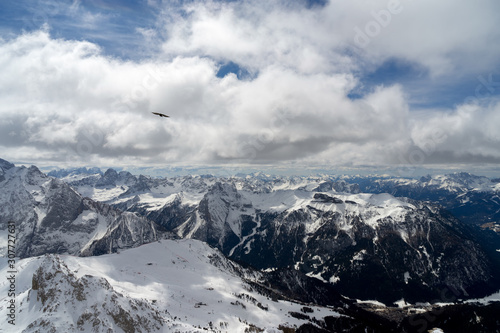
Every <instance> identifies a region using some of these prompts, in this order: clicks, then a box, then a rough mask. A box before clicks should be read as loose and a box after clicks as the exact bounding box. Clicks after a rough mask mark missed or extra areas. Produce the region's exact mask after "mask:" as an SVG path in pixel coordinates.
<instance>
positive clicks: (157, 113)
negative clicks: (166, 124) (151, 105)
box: [151, 112, 170, 118]
mask: <svg viewBox="0 0 500 333" xmlns="http://www.w3.org/2000/svg"><path fill="white" fill-rule="evenodd" d="M151 113H152V114H155V115H157V116H160V117H166V118H168V117H170V116H167V115H166V114H163V113H159V112H151Z"/></svg>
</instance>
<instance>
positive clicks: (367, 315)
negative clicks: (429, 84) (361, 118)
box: [0, 160, 500, 332]
mask: <svg viewBox="0 0 500 333" xmlns="http://www.w3.org/2000/svg"><path fill="white" fill-rule="evenodd" d="M49 174H50V175H51V176H49V175H45V174H44V173H42V172H41V171H40V170H39V169H38V168H36V167H35V166H31V167H16V166H15V165H13V164H12V163H9V162H7V161H4V160H0V189H1V192H0V229H2V230H5V229H6V228H7V223H8V222H9V221H15V223H16V227H17V231H18V233H17V247H16V251H17V252H16V254H17V256H18V257H20V258H25V259H23V260H21V261H20V264H19V266H21V267H22V268H23V269H19V275H18V281H25V282H26V283H25V284H24V285H23V287H22V288H21V289H22V290H23V291H22V292H20V294H19V296H18V297H19V299H20V300H21V301H20V303H22V305H21V306H20V308H19V309H20V310H21V311H23V312H24V313H25V314H27V313H29V316H28V315H27V317H28V318H29V320H28V321H29V322H28V321H26V322H25V323H24V324H25V326H24V327H25V328H26V329H27V331H36V329H35V327H38V326H39V325H40V323H46V327H47V330H46V331H47V332H48V331H50V329H57V328H58V327H64V329H65V330H67V331H71V330H75V331H77V330H80V329H83V330H84V331H85V330H90V326H88V325H89V324H88V323H89V322H92V323H93V324H92V325H93V326H92V327H94V328H93V329H94V330H95V331H99V332H101V331H102V332H104V331H106V330H108V329H111V330H113V331H120V330H122V331H124V332H129V331H130V332H132V331H134V332H135V331H137V332H156V331H166V332H167V331H168V332H170V331H178V332H197V330H200V331H201V330H203V329H205V331H206V330H209V331H210V330H211V331H213V332H217V331H221V332H223V331H228V332H252V331H255V332H259V331H264V330H266V331H267V332H274V331H276V332H288V331H287V329H291V330H295V331H297V332H334V331H335V332H336V331H346V332H348V331H360V332H364V331H365V330H366V331H372V332H379V331H380V332H392V331H394V332H396V331H398V332H414V331H415V332H416V331H420V330H422V329H430V328H432V324H434V323H437V322H439V323H440V327H441V328H445V327H448V328H452V327H455V326H454V325H463V323H462V321H463V320H465V318H469V317H470V318H473V319H476V317H474V316H478V313H480V314H483V315H482V316H483V317H484V319H482V320H480V321H477V320H476V321H475V323H472V321H471V323H470V324H469V325H472V326H470V327H472V329H475V330H476V331H481V329H484V331H485V332H486V331H488V330H489V331H491V330H490V329H491V327H495V326H494V325H495V324H497V323H496V322H495V321H494V320H493V318H490V316H489V315H488V314H489V313H490V312H492V311H495V310H496V307H497V306H498V303H497V302H494V301H493V302H490V301H488V302H486V303H485V304H477V303H474V302H472V301H468V302H469V303H466V304H464V303H457V302H460V301H462V302H463V301H464V300H466V299H474V298H480V297H484V296H487V295H489V294H493V293H494V292H496V291H498V290H499V289H500V280H499V277H500V272H499V270H500V259H499V257H500V255H499V252H500V251H499V250H500V246H498V245H499V244H500V242H499V241H498V239H499V236H498V234H497V233H496V232H495V227H496V225H497V223H498V222H499V220H498V219H496V215H495V213H498V212H497V211H494V210H495V207H496V206H495V205H497V204H498V203H499V202H500V201H499V200H498V198H499V197H498V192H499V191H500V186H499V182H498V181H497V180H490V179H488V178H485V177H478V176H473V175H470V174H465V173H461V174H452V175H446V176H433V177H430V176H429V177H424V178H422V179H418V180H412V179H400V178H389V177H374V176H366V177H361V176H357V177H338V176H317V177H281V176H268V175H264V174H254V175H248V176H243V177H214V176H209V175H207V176H182V177H181V176H179V177H171V178H168V177H164V178H152V177H148V176H135V175H132V174H130V173H128V172H126V171H121V172H117V171H115V170H113V169H108V170H107V171H105V172H101V171H100V170H99V169H97V168H90V169H88V168H83V169H78V170H59V171H57V172H51V173H49ZM485 198H488V199H487V200H486V199H485ZM481 207H483V208H481ZM485 207H486V208H485ZM499 209H500V208H499ZM478 211H479V212H482V214H478V213H477V212H478ZM457 212H458V213H457ZM460 212H462V213H461V214H459V213H460ZM155 244H156V245H155ZM172 248H173V249H175V250H173V251H174V252H171V253H170V252H169V251H170V250H169V249H172ZM0 251H3V252H2V253H3V254H4V255H5V253H6V242H5V241H4V243H0ZM173 253H174V254H173ZM194 254H196V255H195V257H196V258H195V257H190V258H188V256H193V255H194ZM84 257H88V258H84ZM139 258H140V259H139ZM148 258H149V259H148ZM172 262H176V265H177V266H173V265H174V264H172ZM171 264H172V265H171ZM122 265H125V267H127V268H123V269H122ZM135 266H137V268H134V267H135ZM151 266H154V269H153V267H151ZM174 267H175V269H174ZM179 267H182V269H179V270H177V268H179ZM4 269H5V268H4ZM118 271H119V272H122V273H123V274H120V273H113V272H118ZM209 271H212V272H219V273H217V274H216V273H213V274H212V279H213V281H219V284H216V286H207V287H206V288H208V289H205V291H210V292H205V291H203V292H200V293H198V294H197V293H195V292H194V290H199V288H200V287H199V286H200V285H205V284H206V280H207V278H208V275H206V276H205V274H201V275H200V273H199V272H209ZM173 272H175V274H174V273H173ZM193 272H198V273H193ZM170 273H172V274H174V275H172V276H175V279H168V276H169V274H170ZM134 274H135V275H134ZM193 274H194V275H196V276H197V278H199V280H196V279H195V278H194V277H193ZM129 275H130V276H129ZM141 275H142V278H144V280H143V281H142V282H141V281H140V278H141ZM131 276H134V277H133V278H132V277H131ZM52 280H54V283H56V284H57V285H61V286H64V288H62V287H61V288H59V287H58V288H56V289H54V287H53V283H52V282H51V283H48V282H47V281H52ZM146 280H147V281H148V282H145V281H146ZM223 280H227V281H230V280H231V281H233V282H231V284H230V285H231V286H232V287H231V288H233V289H234V290H236V289H238V288H239V289H238V290H240V292H236V291H233V292H231V293H229V294H230V295H232V296H228V295H229V294H227V287H228V286H227V285H226V286H225V287H226V290H225V293H224V292H222V291H221V290H220V288H222V286H223V285H225V284H224V283H221V281H223ZM181 281H182V283H181ZM204 281H205V282H204ZM204 283H205V284H204ZM134 285H135V286H136V287H133V286H134ZM236 285H237V286H238V287H235V286H236ZM140 286H144V288H149V289H148V290H147V291H146V289H144V288H143V289H144V290H143V289H141V288H142V287H140ZM169 288H174V289H175V288H177V289H175V290H176V291H175V292H172V294H171V295H170V296H165V293H164V292H165V290H167V289H169ZM197 288H198V289H197ZM210 288H212V289H210ZM241 288H243V289H241ZM18 289H19V288H18ZM134 289H138V290H134ZM139 289H140V290H141V291H139ZM200 290H201V289H200ZM241 290H244V291H245V292H243V291H241ZM160 291H161V292H163V293H161V295H162V296H159V293H160ZM195 294H196V295H200V296H199V297H198V298H199V300H198V301H195V300H196V299H197V297H195ZM205 294H206V295H205ZM140 295H149V296H148V297H145V299H143V297H142V296H140ZM201 295H203V296H201ZM213 295H224V297H222V299H221V301H222V302H223V304H224V305H221V304H222V303H217V304H212V303H213V302H214V299H213V297H212V296H213ZM94 296H95V297H94ZM186 297H187V298H186ZM235 297H236V298H235ZM97 299H98V300H97ZM174 299H177V300H176V301H173V300H174ZM494 299H495V298H493V300H494ZM102 300H105V302H104V303H105V304H106V306H105V307H104V308H102V309H101V308H99V307H98V306H97V304H98V303H99V302H100V301H102ZM228 300H231V301H230V302H229V303H227V302H226V301H228ZM282 302H283V304H288V303H287V302H290V306H289V307H287V308H286V309H284V308H283V307H279V306H278V305H279V304H281V303H282ZM470 302H472V303H470ZM192 303H193V304H192ZM233 303H234V304H233ZM265 303H266V304H267V305H266V304H265ZM270 303H272V304H273V306H272V310H271V306H270V305H269V304H270ZM275 303H276V304H275ZM439 303H447V307H446V308H444V309H443V310H441V309H440V310H439V313H438V310H436V309H437V308H436V305H433V304H439ZM49 304H60V305H59V307H54V306H52V305H49ZM172 304H175V305H174V308H176V307H177V305H178V306H179V308H181V307H182V306H184V307H186V306H188V307H189V309H190V310H189V311H188V310H186V312H183V311H181V310H179V311H180V312H179V311H177V310H175V311H174V310H173V308H172ZM228 304H229V305H230V306H229V305H228ZM259 304H260V306H259ZM384 304H387V305H390V306H386V305H384ZM393 304H397V305H398V306H393ZM460 304H463V305H460ZM23 306H25V308H23ZM278 307H279V313H278ZM250 308H251V310H250ZM266 308H267V309H266ZM459 308H460V309H462V311H463V312H464V313H468V314H469V317H467V316H465V317H464V316H460V315H459V313H458V310H457V309H459ZM82 309H91V310H88V311H84V312H83V314H82V311H83V310H82ZM137 309H141V311H137ZM176 309H177V308H176ZM193 309H196V310H193ZM200 309H201V310H200ZM2 310H3V311H5V310H6V309H5V307H3V308H0V312H1V311H2ZM203 310H205V312H206V315H205V314H203V315H201V314H200V312H199V311H203ZM210 310H212V314H210ZM243 310H246V311H243ZM61 311H63V313H65V315H62V314H61ZM262 311H264V312H265V313H264V312H262ZM260 312H262V314H261V315H259V314H258V313H260ZM68 313H69V314H72V315H71V316H70V315H68ZM76 313H80V314H81V316H80V317H78V318H77V317H75V314H76ZM214 313H219V314H224V315H225V316H226V317H227V318H230V320H229V319H228V320H223V319H222V318H218V319H217V320H211V319H214V318H216V317H217V316H214ZM311 313H312V314H311ZM425 315H427V316H425ZM82 316H83V317H82ZM182 316H184V317H182ZM422 316H423V317H422ZM19 317H22V316H21V313H20V314H19ZM56 317H57V319H55V318H56ZM236 317H238V318H239V319H238V322H236V319H235V318H236ZM421 317H422V318H423V319H422V318H421ZM430 317H432V318H433V319H432V320H429V318H430ZM51 318H53V319H51ZM101 318H102V319H101ZM269 318H273V319H269ZM183 319H184V320H183ZM30 325H31V326H30ZM58 325H59V326H58ZM85 325H87V326H85ZM215 326H217V327H215ZM30 327H31V328H30ZM44 327H45V326H44ZM127 327H128V328H127ZM131 327H133V328H131ZM174 327H175V328H174ZM497 327H498V326H497ZM273 330H274V331H273ZM20 331H21V330H20ZM40 332H45V331H40ZM290 332H292V331H290Z"/></svg>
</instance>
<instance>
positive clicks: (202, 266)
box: [0, 240, 340, 333]
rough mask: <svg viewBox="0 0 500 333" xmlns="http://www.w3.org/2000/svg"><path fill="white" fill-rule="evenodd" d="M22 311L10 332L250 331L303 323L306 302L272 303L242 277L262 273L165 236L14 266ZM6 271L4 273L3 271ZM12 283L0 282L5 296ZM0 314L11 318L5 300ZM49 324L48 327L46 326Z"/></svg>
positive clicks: (320, 310)
mask: <svg viewBox="0 0 500 333" xmlns="http://www.w3.org/2000/svg"><path fill="white" fill-rule="evenodd" d="M17 269H18V270H19V273H18V274H17V280H16V281H17V285H16V289H17V304H18V310H19V312H18V314H17V319H16V326H15V329H13V330H11V331H10V332H22V331H23V330H25V329H26V332H33V331H35V327H36V328H38V329H39V330H38V331H37V332H50V329H52V328H55V330H56V331H58V332H60V331H65V332H79V331H80V329H82V330H83V331H87V332H90V331H91V327H94V328H96V331H97V332H107V329H111V330H112V331H113V332H131V330H127V325H135V331H140V332H203V331H206V330H207V329H209V330H210V331H211V332H231V333H232V332H246V331H245V329H246V328H248V327H250V326H251V325H254V326H256V327H259V328H261V329H266V330H267V332H278V331H277V328H278V326H279V325H283V326H286V327H298V326H300V325H302V324H304V323H307V322H308V321H309V320H301V319H297V318H295V317H293V316H291V315H290V313H294V312H296V313H300V312H301V309H302V308H303V305H302V304H298V303H294V302H290V301H282V300H275V301H273V300H271V299H269V298H268V297H266V296H263V295H261V294H259V293H258V292H256V291H255V290H254V288H253V287H252V286H251V285H250V284H248V283H246V282H244V280H242V278H241V275H245V276H246V277H247V278H249V279H252V280H254V281H258V280H259V274H258V273H252V272H250V271H246V270H244V269H242V268H241V267H239V266H237V265H236V264H234V263H231V262H228V261H227V260H226V259H225V258H224V256H223V255H222V254H220V253H219V252H218V251H216V250H213V249H212V248H210V247H209V246H208V245H206V244H204V243H202V242H199V241H195V240H181V241H173V240H164V241H159V242H155V243H151V244H147V245H143V246H140V247H138V248H135V249H130V250H126V251H122V252H121V253H119V254H112V255H103V256H99V257H86V258H82V257H73V256H67V255H59V256H54V255H47V256H42V257H38V258H28V259H24V260H21V261H19V262H18V263H17ZM6 271H7V268H6V267H3V269H2V270H1V273H0V274H2V276H5V275H6V274H7V273H6ZM7 289H8V285H7V283H5V282H3V283H2V284H1V285H0V295H2V297H3V296H4V295H7ZM0 304H1V307H0V316H1V317H2V318H5V317H6V312H7V308H6V305H5V304H6V303H5V299H2V300H0ZM310 308H311V309H312V313H308V316H309V317H310V318H316V319H317V320H318V321H321V320H322V319H323V318H324V317H326V316H333V317H338V316H340V315H339V313H338V312H337V311H335V310H333V309H329V308H324V307H316V306H311V307H310ZM44 322H45V323H46V324H43V323H44Z"/></svg>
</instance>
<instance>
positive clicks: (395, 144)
mask: <svg viewBox="0 0 500 333" xmlns="http://www.w3.org/2000/svg"><path fill="white" fill-rule="evenodd" d="M459 3H460V4H459V5H457V2H451V1H443V2H440V3H439V4H436V3H432V2H430V1H419V2H414V1H409V0H406V1H405V0H401V1H392V0H391V1H370V2H366V1H361V0H356V1H350V2H348V3H347V2H346V3H339V2H334V1H332V2H330V3H327V4H326V5H325V6H318V7H313V8H306V7H304V6H298V5H291V4H288V3H286V2H284V1H271V2H269V1H267V2H265V1H251V2H250V1H242V2H230V3H224V2H196V1H194V2H186V3H180V2H177V3H176V5H175V6H172V5H160V4H157V3H155V2H151V4H152V5H154V6H158V8H157V9H158V13H159V14H158V17H157V22H156V26H158V27H160V28H158V29H156V30H144V29H143V30H139V31H142V32H141V33H143V35H144V36H145V39H147V41H148V43H151V44H152V45H153V44H154V45H155V46H159V47H160V49H161V51H160V52H156V53H152V54H151V55H150V56H149V57H147V58H142V60H134V61H127V60H121V59H119V58H115V57H111V56H109V55H106V53H105V52H103V50H102V47H100V46H99V45H97V44H94V43H90V42H87V41H81V40H80V41H76V40H67V39H63V38H55V37H53V36H51V34H50V32H49V31H47V30H40V31H35V32H31V33H24V34H22V35H19V36H17V37H15V38H11V39H9V40H3V41H1V43H0V67H1V68H2V69H3V73H2V76H0V100H1V101H2V103H1V104H0V116H1V117H0V146H1V149H2V152H3V153H2V158H6V159H9V160H12V161H28V162H31V163H52V164H58V165H61V166H64V165H76V164H80V165H81V164H87V165H90V164H93V165H136V166H137V165H164V164H205V165H210V164H260V163H263V164H275V165H282V164H302V165H331V166H335V165H388V164H389V165H399V164H427V163H441V164H446V163H498V162H500V134H499V133H500V132H499V131H498V128H500V116H499V115H500V104H499V103H498V100H497V99H496V98H495V96H496V95H497V94H498V92H500V73H498V72H495V68H498V67H495V66H498V64H499V62H498V59H500V58H499V55H500V43H492V41H499V32H498V31H497V30H498V29H495V27H494V25H495V24H496V23H495V22H496V21H495V17H494V12H495V10H498V5H497V4H496V2H494V1H484V3H483V4H482V5H481V6H478V5H471V4H469V3H468V2H466V1H460V2H459ZM495 7H496V8H495ZM388 13H389V14H388ZM377 27H378V28H377ZM360 31H361V32H360ZM152 49H154V48H153V47H152ZM156 49H158V48H156ZM388 59H402V60H404V61H406V62H408V63H411V64H414V65H415V66H419V67H421V68H424V69H425V71H426V72H427V75H428V80H429V84H433V82H434V83H435V82H439V83H443V82H447V81H451V80H453V78H460V77H462V76H467V75H476V76H477V77H478V80H477V87H476V89H474V90H471V92H470V95H469V96H463V100H462V101H459V102H458V103H457V106H456V107H455V108H453V109H446V110H442V109H441V110H436V109H432V110H413V109H412V108H411V107H410V102H409V101H410V100H411V99H412V98H414V96H411V94H410V93H409V92H408V90H407V88H406V87H405V85H404V84H398V83H395V84H391V85H386V86H382V85H381V86H377V87H374V88H373V89H371V90H370V91H368V92H366V93H364V94H363V95H362V96H358V97H356V98H352V96H351V94H352V93H353V92H355V91H357V90H358V89H359V88H360V87H361V86H363V83H364V82H363V80H362V77H361V76H360V72H362V71H367V70H370V69H371V68H377V67H378V66H380V65H381V64H383V63H384V62H386V61H387V60H388ZM477 59H480V61H478V60H477ZM230 61H231V62H233V63H235V64H237V65H238V66H240V68H242V69H244V70H245V71H247V72H248V73H250V74H249V76H248V77H246V78H243V79H241V78H240V79H239V78H238V77H237V76H236V75H234V74H228V75H226V76H224V77H222V78H221V77H219V76H218V75H217V73H218V70H219V68H220V67H221V66H222V65H223V64H225V63H228V62H230ZM471 73H472V74H471ZM151 112H162V113H166V114H169V115H170V116H171V117H170V118H168V119H164V118H159V117H156V116H154V115H152V114H151Z"/></svg>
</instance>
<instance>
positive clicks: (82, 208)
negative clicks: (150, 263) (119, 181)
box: [0, 166, 165, 258]
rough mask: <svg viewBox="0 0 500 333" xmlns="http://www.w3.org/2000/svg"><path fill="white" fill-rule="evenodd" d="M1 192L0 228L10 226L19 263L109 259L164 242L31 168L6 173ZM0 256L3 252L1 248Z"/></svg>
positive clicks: (139, 222) (132, 217) (143, 224)
mask: <svg viewBox="0 0 500 333" xmlns="http://www.w3.org/2000/svg"><path fill="white" fill-rule="evenodd" d="M0 189H1V192H0V228H2V229H5V228H6V227H7V223H8V222H9V221H14V222H15V224H16V230H17V244H16V254H17V256H19V257H21V258H24V257H30V256H36V255H41V254H45V253H68V254H76V255H93V254H103V253H110V252H115V251H116V250H117V249H120V248H128V247H133V246H138V245H141V244H144V243H148V242H152V241H155V240H157V239H159V238H162V237H165V233H163V232H162V231H161V229H162V228H159V229H160V230H159V229H158V226H157V225H156V224H155V223H154V222H151V221H149V220H147V219H146V218H144V217H141V216H139V215H137V214H135V213H130V212H121V211H119V210H117V209H115V208H112V207H111V206H108V205H105V204H100V203H97V202H95V201H93V200H91V199H89V198H83V197H82V196H81V195H80V194H79V193H77V192H76V191H74V190H73V189H72V188H71V187H70V186H69V185H68V184H66V183H64V182H63V181H61V180H59V179H57V178H52V177H48V176H46V175H45V174H43V173H42V172H40V170H38V168H36V167H34V166H32V167H30V168H25V167H19V168H18V167H10V168H9V169H7V170H6V172H4V174H3V180H2V181H1V182H0ZM0 251H1V252H2V253H4V252H5V251H6V244H5V245H3V246H2V247H1V248H0Z"/></svg>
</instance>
